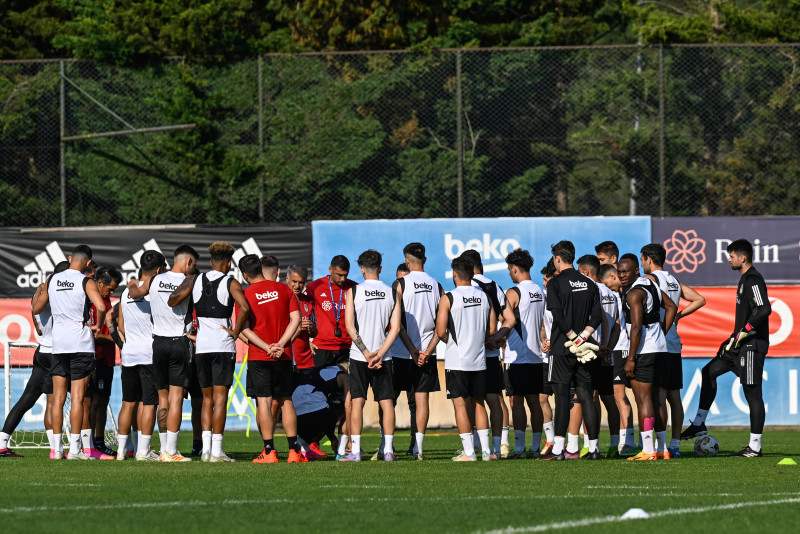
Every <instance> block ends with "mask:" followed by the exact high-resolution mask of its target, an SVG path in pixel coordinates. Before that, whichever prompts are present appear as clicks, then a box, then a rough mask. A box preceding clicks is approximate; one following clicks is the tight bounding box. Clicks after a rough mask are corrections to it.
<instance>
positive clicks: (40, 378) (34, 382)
mask: <svg viewBox="0 0 800 534" xmlns="http://www.w3.org/2000/svg"><path fill="white" fill-rule="evenodd" d="M68 268H69V262H67V261H62V262H59V264H58V265H56V267H55V269H54V271H53V274H56V273H60V272H62V271H65V270H67V269H68ZM45 286H46V283H41V284H39V287H37V288H36V292H35V293H34V296H33V297H31V304H33V300H34V298H35V297H36V296H37V295H38V294H40V293H41V292H42V291H44V288H45ZM33 325H34V327H36V333H37V334H38V335H39V346H38V347H36V351H35V352H34V353H33V369H32V370H31V377H30V379H29V380H28V383H27V384H25V390H24V391H23V392H22V395H20V397H19V400H18V401H17V403H16V404H14V406H12V407H11V410H9V412H8V415H7V416H6V420H5V422H4V423H3V430H2V432H0V458H22V455H21V454H17V453H16V452H14V451H13V450H12V449H10V448H9V446H8V442H9V441H10V440H11V435H12V434H13V433H14V430H15V429H16V428H17V426H18V425H19V423H20V421H22V417H23V416H24V415H25V414H26V413H27V412H28V410H30V409H31V408H33V406H34V405H35V404H36V401H38V400H39V397H41V396H42V394H44V395H47V404H46V406H45V411H44V428H45V432H46V433H47V439H48V441H49V442H50V459H51V460H52V459H53V454H54V452H55V449H56V447H55V445H54V444H53V420H52V407H53V377H52V376H51V375H50V368H51V367H52V358H53V337H52V336H53V315H52V313H51V312H50V304H49V303H48V304H47V305H46V306H45V307H44V309H43V310H42V311H41V312H40V313H39V314H33Z"/></svg>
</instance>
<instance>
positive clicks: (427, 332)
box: [389, 271, 440, 360]
mask: <svg viewBox="0 0 800 534" xmlns="http://www.w3.org/2000/svg"><path fill="white" fill-rule="evenodd" d="M399 283H401V284H403V286H404V287H403V309H404V310H405V328H406V332H407V333H408V337H409V338H411V341H412V343H413V344H414V346H415V347H417V349H419V350H425V349H426V348H428V343H430V342H431V339H432V338H433V333H434V331H435V330H436V311H437V309H438V308H439V287H440V286H439V282H437V281H436V280H434V279H433V278H432V277H431V276H429V275H428V274H427V273H424V272H422V271H411V272H410V273H408V274H407V275H405V276H404V277H403V278H401V279H400V280H399ZM389 354H390V355H391V356H392V358H402V359H405V360H408V359H410V358H411V355H410V354H409V353H408V350H406V346H405V345H404V344H403V343H394V344H393V345H392V348H391V350H390V351H389Z"/></svg>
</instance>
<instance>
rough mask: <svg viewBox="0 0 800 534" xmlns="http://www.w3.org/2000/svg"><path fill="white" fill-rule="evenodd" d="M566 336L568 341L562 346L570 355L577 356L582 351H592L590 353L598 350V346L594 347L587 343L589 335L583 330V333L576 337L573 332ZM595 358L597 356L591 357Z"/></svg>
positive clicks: (592, 344)
mask: <svg viewBox="0 0 800 534" xmlns="http://www.w3.org/2000/svg"><path fill="white" fill-rule="evenodd" d="M567 335H568V336H569V338H570V340H569V341H567V342H566V343H564V346H565V347H567V348H568V349H569V351H570V352H571V353H572V354H579V353H580V352H582V351H583V350H584V349H588V350H592V351H595V350H600V347H599V346H597V345H595V344H594V343H592V342H591V341H588V339H589V336H590V335H591V334H588V333H586V330H584V331H583V332H581V333H580V334H579V335H577V336H576V335H575V333H574V332H570V333H569V334H567ZM596 357H597V354H595V355H594V356H593V358H596ZM590 359H591V358H590Z"/></svg>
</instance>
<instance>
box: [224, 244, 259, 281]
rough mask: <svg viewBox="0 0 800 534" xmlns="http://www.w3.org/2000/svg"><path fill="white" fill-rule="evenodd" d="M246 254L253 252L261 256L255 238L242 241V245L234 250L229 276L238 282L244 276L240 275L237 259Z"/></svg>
mask: <svg viewBox="0 0 800 534" xmlns="http://www.w3.org/2000/svg"><path fill="white" fill-rule="evenodd" d="M248 254H255V255H256V256H258V257H259V258H260V257H261V256H263V254H262V253H261V249H260V248H258V244H256V240H255V239H253V238H252V237H251V238H249V239H247V240H245V241H243V242H242V246H241V247H239V248H237V249H236V251H235V252H234V253H233V262H232V263H231V276H233V277H234V278H235V279H236V280H238V281H239V283H242V282H244V277H243V276H242V271H240V270H239V260H241V259H242V258H244V257H245V256H247V255H248Z"/></svg>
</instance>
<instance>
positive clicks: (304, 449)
mask: <svg viewBox="0 0 800 534" xmlns="http://www.w3.org/2000/svg"><path fill="white" fill-rule="evenodd" d="M297 444H298V445H300V452H308V443H306V441H305V440H304V439H303V438H301V437H300V436H297Z"/></svg>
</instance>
